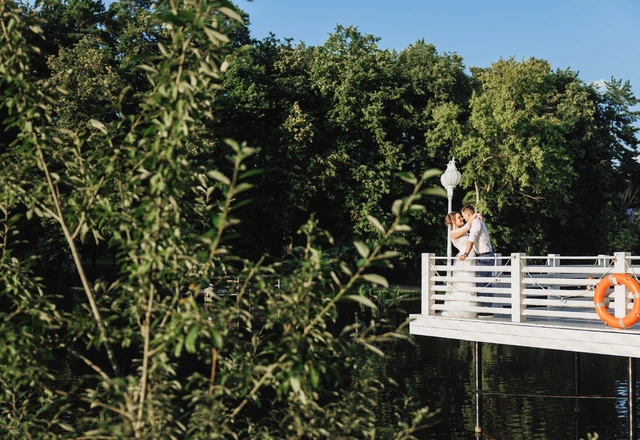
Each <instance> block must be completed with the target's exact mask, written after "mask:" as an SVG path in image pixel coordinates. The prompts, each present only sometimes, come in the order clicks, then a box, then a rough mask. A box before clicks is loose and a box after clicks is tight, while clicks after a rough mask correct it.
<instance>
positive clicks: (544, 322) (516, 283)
mask: <svg viewBox="0 0 640 440" xmlns="http://www.w3.org/2000/svg"><path fill="white" fill-rule="evenodd" d="M454 258H455V257H454ZM475 269H476V270H477V271H480V270H482V271H492V277H490V278H486V277H479V276H476V277H473V278H464V280H463V281H464V282H466V283H469V282H471V283H482V286H481V287H471V288H468V287H467V288H466V290H470V291H472V292H473V293H476V294H478V295H479V296H477V297H474V298H473V303H470V302H469V298H468V297H466V298H465V297H462V298H461V296H460V295H456V294H455V292H452V288H455V283H456V281H460V277H456V272H458V271H461V270H463V271H467V272H468V271H469V270H470V269H469V267H463V268H458V267H456V266H451V265H447V258H446V257H437V256H435V255H434V254H423V255H422V288H421V295H422V301H421V313H420V314H416V315H411V318H412V322H411V324H410V332H411V333H412V334H414V335H417V336H433V337H440V338H450V339H459V340H466V341H473V342H476V344H475V347H476V353H475V358H476V362H475V364H476V426H477V428H476V429H477V430H479V431H480V427H481V426H482V424H481V414H482V410H481V399H480V397H481V395H482V394H495V393H491V392H488V391H483V390H482V382H481V378H482V373H481V371H482V370H481V368H482V365H481V364H480V362H479V359H481V357H480V350H481V348H482V346H481V343H482V342H488V343H495V344H507V345H518V346H524V347H537V348H544V349H552V350H566V351H572V352H575V353H576V358H575V359H576V368H575V371H576V378H575V379H576V380H575V383H576V387H575V395H573V396H548V397H558V398H559V397H565V398H575V399H576V409H579V403H580V400H581V399H588V398H600V399H602V398H606V397H603V396H584V395H580V389H579V388H580V387H579V383H580V380H579V376H580V368H579V366H580V356H579V353H597V354H605V355H614V356H624V357H627V358H628V359H629V361H628V378H627V381H628V394H627V395H626V396H623V397H621V396H612V398H613V397H615V398H618V399H625V400H626V401H627V404H628V410H629V439H635V432H634V431H635V394H636V391H635V358H640V323H638V324H636V325H635V326H634V327H632V328H629V329H625V330H620V329H615V328H611V327H607V326H606V325H605V324H604V323H603V322H602V321H601V320H600V318H599V317H598V315H597V314H596V311H595V308H594V303H593V293H594V288H595V286H596V285H597V284H598V282H599V281H600V280H601V279H602V278H604V277H606V276H607V275H609V274H611V273H626V274H630V275H632V276H634V277H635V276H636V274H638V275H640V257H634V256H630V255H629V254H626V253H622V252H620V253H616V254H615V255H613V256H606V255H599V256H593V257H582V256H581V257H576V256H571V257H567V256H559V255H548V256H544V257H536V256H527V255H525V254H512V255H511V256H509V257H503V256H497V257H496V263H495V265H494V266H493V267H491V266H484V267H482V268H481V269H479V268H478V267H476V268H475ZM486 283H490V284H489V285H488V286H487V285H486ZM472 285H473V284H472ZM467 286H468V284H467ZM483 294H493V295H494V296H492V297H487V296H482V295H483ZM456 301H459V303H458V304H456ZM474 303H475V304H474ZM632 304H633V300H632V299H631V297H630V295H629V291H628V290H627V289H626V288H625V286H623V285H617V286H614V287H611V288H610V291H609V293H608V296H607V307H608V311H609V313H611V314H612V315H613V316H615V317H616V318H621V317H624V316H625V315H627V314H628V313H630V311H631V308H632ZM447 310H455V311H456V312H460V311H467V312H471V313H472V314H473V313H480V314H482V313H483V312H484V313H486V312H489V313H491V314H492V315H493V316H490V317H489V319H487V318H485V317H477V318H452V317H446V316H442V315H441V313H442V312H443V311H445V312H446V311H447ZM532 368H535V366H532ZM606 373H607V372H603V374H606Z"/></svg>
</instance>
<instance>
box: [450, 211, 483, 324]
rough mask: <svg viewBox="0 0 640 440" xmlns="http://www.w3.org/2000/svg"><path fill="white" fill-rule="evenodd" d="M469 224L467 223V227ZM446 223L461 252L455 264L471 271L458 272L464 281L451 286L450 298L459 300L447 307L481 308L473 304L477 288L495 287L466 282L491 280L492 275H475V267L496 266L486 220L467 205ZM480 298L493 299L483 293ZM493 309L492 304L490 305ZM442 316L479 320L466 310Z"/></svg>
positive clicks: (455, 274) (479, 273) (461, 280)
mask: <svg viewBox="0 0 640 440" xmlns="http://www.w3.org/2000/svg"><path fill="white" fill-rule="evenodd" d="M465 222H466V223H465ZM445 223H446V224H447V226H449V238H450V239H451V242H452V243H453V245H454V246H455V247H456V249H458V251H459V253H458V259H457V260H456V262H455V264H454V265H455V266H456V267H469V268H470V270H468V271H465V270H461V271H456V272H454V276H455V277H456V278H459V279H460V281H455V282H453V283H451V284H450V285H449V288H450V291H449V292H447V294H448V295H451V296H455V297H458V298H456V300H455V301H447V302H445V304H446V305H447V306H449V309H460V308H468V307H475V306H478V305H482V304H477V303H476V302H475V301H473V300H474V299H475V297H476V293H475V292H474V290H476V289H474V287H478V288H480V289H482V288H485V287H491V283H490V282H487V283H477V284H476V283H473V282H469V281H465V278H473V277H475V276H478V277H491V276H492V275H491V272H475V271H474V270H473V268H474V266H476V265H477V266H493V265H494V261H495V254H494V252H493V247H492V246H491V239H490V238H489V232H488V231H487V226H486V225H485V223H484V220H483V219H482V215H480V214H479V213H476V212H475V210H474V209H473V206H470V205H464V206H463V207H462V209H460V212H457V211H453V212H450V213H449V214H448V215H447V217H446V219H445ZM478 296H493V294H490V293H484V294H483V293H479V294H478ZM487 306H490V304H487ZM442 316H448V317H451V318H475V317H476V314H475V313H474V312H469V311H462V310H446V311H444V312H442ZM478 316H491V314H489V313H479V314H478Z"/></svg>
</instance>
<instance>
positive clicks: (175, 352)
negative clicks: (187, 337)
mask: <svg viewBox="0 0 640 440" xmlns="http://www.w3.org/2000/svg"><path fill="white" fill-rule="evenodd" d="M183 345H184V339H182V338H178V342H177V343H176V346H175V348H174V349H173V355H174V356H175V357H180V355H181V354H182V346H183Z"/></svg>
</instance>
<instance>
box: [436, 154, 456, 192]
mask: <svg viewBox="0 0 640 440" xmlns="http://www.w3.org/2000/svg"><path fill="white" fill-rule="evenodd" d="M440 182H441V183H442V186H444V188H445V189H446V190H447V193H448V192H450V191H451V192H453V189H454V188H455V187H456V186H458V183H460V171H458V169H457V168H456V160H455V159H451V161H450V162H449V164H448V165H447V169H446V170H445V172H444V173H442V176H440Z"/></svg>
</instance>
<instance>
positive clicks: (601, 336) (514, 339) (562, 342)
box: [409, 315, 640, 358]
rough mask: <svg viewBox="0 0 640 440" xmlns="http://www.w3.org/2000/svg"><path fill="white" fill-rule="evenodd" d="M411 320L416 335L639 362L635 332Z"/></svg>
mask: <svg viewBox="0 0 640 440" xmlns="http://www.w3.org/2000/svg"><path fill="white" fill-rule="evenodd" d="M411 319H412V322H411V323H410V324H409V329H410V332H411V334H413V335H420V336H433V337H441V338H449V339H459V340H466V341H477V342H487V343H494V344H507V345H517V346H522V347H535V348H544V349H551V350H566V351H574V352H576V351H577V352H584V353H597V354H606V355H613V356H625V357H634V358H640V333H639V332H638V331H637V330H633V329H630V330H616V329H611V328H608V327H604V326H603V325H600V326H599V327H600V328H598V327H597V326H594V327H593V328H592V329H589V328H576V327H575V326H570V325H568V324H562V323H550V322H546V323H531V322H523V323H513V322H511V321H508V320H507V319H508V318H499V317H497V316H496V317H495V318H494V319H491V320H483V319H476V320H470V319H455V318H444V317H425V316H422V315H411Z"/></svg>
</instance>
